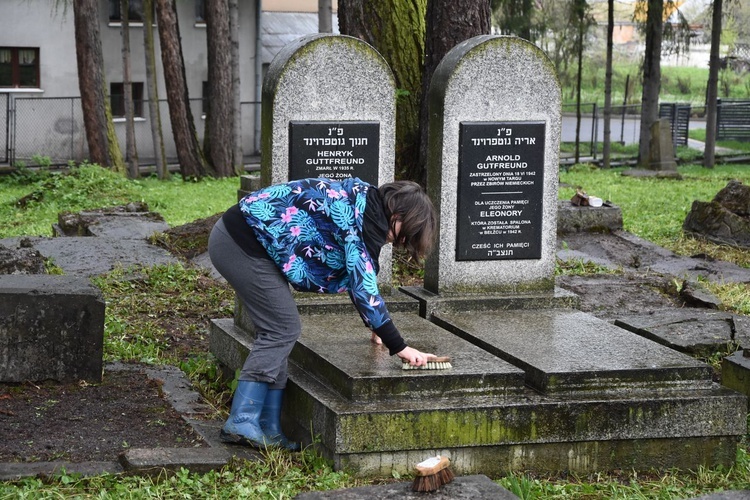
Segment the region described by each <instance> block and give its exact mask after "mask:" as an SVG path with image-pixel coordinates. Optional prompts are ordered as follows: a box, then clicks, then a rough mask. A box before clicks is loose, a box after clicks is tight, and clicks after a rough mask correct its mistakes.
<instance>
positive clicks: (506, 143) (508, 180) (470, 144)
mask: <svg viewBox="0 0 750 500" xmlns="http://www.w3.org/2000/svg"><path fill="white" fill-rule="evenodd" d="M544 133H545V123H544V122H463V123H461V124H460V128H459V146H460V149H459V160H458V161H459V165H458V220H457V229H456V231H457V241H456V260H464V261H465V260H509V259H540V258H541V256H542V242H541V240H542V201H543V200H542V195H543V191H544V189H543V188H544Z"/></svg>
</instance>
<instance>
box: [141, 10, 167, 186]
mask: <svg viewBox="0 0 750 500" xmlns="http://www.w3.org/2000/svg"><path fill="white" fill-rule="evenodd" d="M141 5H142V6H143V12H142V13H141V19H143V45H144V53H145V55H146V89H147V90H146V91H147V93H148V116H149V121H150V122H151V142H152V143H153V147H154V162H155V164H156V175H157V176H158V177H159V179H166V178H167V177H168V176H169V171H168V169H167V162H166V154H165V152H164V134H163V133H162V128H161V111H160V110H159V90H158V87H157V85H156V48H155V44H154V31H153V28H152V26H153V25H154V0H143V3H142V4H141Z"/></svg>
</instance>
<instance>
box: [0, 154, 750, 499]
mask: <svg viewBox="0 0 750 500" xmlns="http://www.w3.org/2000/svg"><path fill="white" fill-rule="evenodd" d="M679 170H680V172H681V174H682V175H683V177H684V179H683V180H682V181H675V180H659V179H637V178H631V177H623V176H622V175H620V173H621V170H620V169H612V170H608V171H604V170H599V169H595V168H591V167H590V166H586V165H576V166H573V167H571V168H570V170H569V171H567V172H561V174H560V179H561V182H562V183H564V185H565V187H562V188H561V189H560V198H561V199H569V198H570V197H571V196H572V195H573V192H574V189H575V187H581V188H583V189H584V190H586V191H587V192H588V193H589V194H593V195H597V196H600V197H602V198H605V199H608V200H611V201H612V202H614V203H615V204H616V205H618V206H620V207H621V208H622V212H623V221H624V225H625V229H626V230H627V231H630V232H632V233H634V234H636V235H638V236H641V237H643V238H645V239H648V240H651V241H654V242H655V243H657V244H659V245H661V246H664V247H666V248H669V249H671V250H673V251H675V252H677V253H680V254H683V255H692V254H696V253H705V254H708V255H711V256H714V257H716V258H719V259H722V260H726V261H730V262H735V263H737V264H738V265H742V266H745V267H750V252H747V251H746V250H744V251H740V250H737V249H735V248H731V247H728V246H722V245H714V244H711V243H706V242H703V241H699V240H695V239H693V238H689V237H685V236H684V235H683V234H682V232H681V227H682V222H683V221H684V218H685V215H686V214H687V212H688V210H689V209H690V205H691V204H692V201H693V200H710V199H712V198H713V196H714V195H715V194H716V192H717V191H718V190H720V189H721V188H723V187H724V186H725V185H726V183H727V182H728V181H729V180H730V179H739V180H741V181H742V182H744V183H745V184H748V183H750V166H749V165H720V166H717V167H716V168H715V169H712V170H707V169H704V168H702V167H700V166H696V165H690V166H681V167H679ZM238 186H239V180H238V179H237V178H230V179H221V180H212V179H206V180H202V181H200V182H182V181H181V180H180V179H179V177H176V176H175V177H173V178H171V179H170V180H168V181H158V180H156V179H153V178H148V179H141V180H138V181H131V180H126V179H123V178H122V177H120V176H117V175H115V174H112V173H111V172H108V171H105V170H102V169H100V168H98V167H94V166H90V165H84V166H83V167H81V168H79V169H74V170H73V171H72V173H71V174H69V175H64V176H63V175H60V174H50V173H45V172H42V173H35V172H24V173H22V174H20V175H16V176H12V177H11V176H5V177H0V237H8V236H18V235H35V234H42V235H49V234H51V231H50V226H51V224H52V223H54V222H56V220H57V213H58V212H60V211H73V212H75V211H80V210H84V209H91V208H101V207H105V206H113V205H120V204H124V203H127V202H129V201H145V202H147V203H148V204H149V206H150V208H151V209H152V210H154V211H157V212H160V213H161V214H162V215H163V216H164V217H165V219H166V220H167V222H168V223H169V224H170V225H172V226H176V225H180V224H183V223H187V222H191V221H193V220H196V219H200V218H204V217H208V216H210V215H213V214H215V213H217V212H220V211H222V210H224V209H226V208H227V207H228V206H230V205H231V204H232V203H234V201H235V200H236V191H237V188H238ZM27 195H32V196H30V197H29V200H30V201H29V202H28V203H27V204H26V206H25V207H23V208H22V207H19V206H17V205H16V204H15V201H17V200H18V199H20V198H22V197H25V196H27ZM605 272H613V271H608V270H606V269H604V268H601V267H599V266H594V265H587V264H584V263H582V262H567V263H560V264H559V265H558V268H557V273H558V274H600V273H605ZM614 272H617V271H614ZM95 283H96V284H97V286H99V287H100V288H101V289H102V292H103V295H104V296H105V299H106V301H107V313H106V319H105V357H106V359H108V360H116V359H120V360H139V361H146V362H150V363H168V364H172V365H177V366H180V367H181V368H182V369H183V370H184V371H185V372H186V373H188V375H189V377H190V378H191V380H192V381H193V384H195V386H196V388H197V389H198V390H199V391H200V392H201V393H202V394H203V395H204V396H205V397H206V398H207V400H208V401H209V402H210V403H211V404H213V405H214V407H215V408H216V410H217V412H223V411H224V412H225V411H226V410H225V407H226V400H227V397H228V387H227V385H226V383H225V382H223V381H222V380H221V379H220V376H219V374H218V373H217V369H216V364H215V362H214V360H213V359H212V357H211V355H210V354H209V353H208V352H206V351H207V350H206V351H203V352H201V351H199V350H195V349H193V350H191V349H184V348H182V347H181V343H180V342H179V338H178V335H179V334H180V333H181V332H182V333H183V334H185V335H191V336H200V335H205V332H203V331H200V329H199V328H196V327H195V325H196V324H201V322H202V321H205V319H206V318H210V317H216V315H229V314H231V310H232V306H233V299H232V294H231V291H230V290H229V289H228V288H226V287H225V286H224V287H222V286H219V285H216V284H215V283H213V282H211V280H208V279H207V278H206V276H205V274H204V273H202V272H200V271H196V270H194V269H189V268H186V267H184V266H180V265H172V266H157V267H154V268H147V269H116V270H114V271H113V272H111V273H109V274H108V275H105V276H102V277H99V278H96V280H95ZM712 290H713V291H714V292H715V293H717V294H719V295H720V297H721V298H722V300H723V301H724V302H725V304H727V305H728V307H729V309H730V310H734V311H737V312H741V313H744V314H750V290H748V286H747V285H743V284H739V285H737V284H731V285H730V284H727V285H716V286H713V288H712ZM746 447H747V444H746V443H742V444H741V445H740V446H739V447H738V455H737V463H736V464H735V466H734V467H732V468H729V469H726V468H722V467H715V468H711V469H705V468H700V469H698V470H696V471H676V470H672V471H654V472H653V473H650V474H636V473H634V472H630V471H622V472H620V473H618V474H591V475H585V476H584V475H582V476H565V477H563V476H550V477H540V476H532V475H528V474H516V473H514V474H509V475H507V476H506V477H503V478H497V481H498V482H499V483H500V484H501V485H503V486H505V487H506V488H508V489H510V490H511V491H513V492H514V493H516V494H517V495H518V496H520V497H521V498H528V499H532V498H587V499H595V498H602V499H604V498H637V499H639V498H664V499H671V498H675V499H677V498H689V497H694V496H698V495H702V494H707V493H710V492H714V491H720V490H739V489H748V488H750V459H749V458H748V455H747V452H746ZM393 479H398V478H379V479H378V480H377V481H380V482H382V481H388V480H393ZM371 482H372V481H365V480H362V479H356V478H354V477H353V476H352V475H350V474H348V473H347V472H336V471H333V468H332V465H331V464H330V463H329V462H328V461H326V460H324V459H322V458H321V457H320V456H318V455H316V454H315V453H314V452H313V451H312V450H307V451H305V452H304V453H302V454H299V455H294V454H289V453H287V452H282V451H276V452H272V453H269V454H268V455H267V456H266V459H265V460H263V461H260V462H253V463H247V462H241V461H238V462H235V463H233V464H230V465H229V466H227V467H225V468H223V469H222V470H220V471H215V472H210V473H207V474H191V473H188V472H187V471H180V472H178V473H176V474H173V475H169V476H168V475H166V474H163V475H162V476H160V477H158V478H148V477H135V476H124V475H108V474H104V475H100V476H94V477H89V478H81V477H77V476H75V475H68V474H65V473H63V474H58V475H56V476H52V477H46V478H29V479H23V480H19V481H9V482H0V498H35V499H36V498H65V497H75V498H121V497H127V498H239V497H246V498H269V499H271V498H273V499H280V498H292V497H293V496H294V495H295V494H297V493H298V492H301V491H309V490H325V489H335V488H344V487H353V486H360V485H363V484H369V483H371Z"/></svg>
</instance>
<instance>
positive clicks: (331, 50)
mask: <svg viewBox="0 0 750 500" xmlns="http://www.w3.org/2000/svg"><path fill="white" fill-rule="evenodd" d="M262 99H263V102H262V126H261V135H262V139H261V144H262V146H261V150H262V151H261V181H260V182H261V185H263V186H267V185H269V184H273V183H278V182H286V181H288V180H291V179H295V178H304V177H332V178H343V177H359V178H361V179H362V180H364V181H366V182H369V183H371V184H374V185H380V184H383V183H386V182H391V181H393V178H394V162H395V141H396V85H395V80H394V78H393V73H392V72H391V69H390V67H389V66H388V64H387V63H386V61H385V59H383V57H382V56H381V55H380V54H379V53H378V52H377V51H376V50H375V49H374V48H373V47H371V46H370V45H368V44H367V43H365V42H363V41H361V40H359V39H357V38H353V37H349V36H342V35H327V34H313V35H308V36H304V37H302V38H299V39H297V40H296V41H294V42H292V43H290V44H288V45H287V46H285V47H284V48H283V49H282V50H281V51H280V52H279V53H278V54H277V55H276V57H275V58H274V59H273V61H272V62H271V65H270V67H269V69H268V74H267V75H266V77H265V79H264V81H263V98H262ZM390 280H391V250H390V247H386V248H383V252H381V255H380V273H379V275H378V282H379V283H381V284H382V285H384V286H388V285H389V284H390Z"/></svg>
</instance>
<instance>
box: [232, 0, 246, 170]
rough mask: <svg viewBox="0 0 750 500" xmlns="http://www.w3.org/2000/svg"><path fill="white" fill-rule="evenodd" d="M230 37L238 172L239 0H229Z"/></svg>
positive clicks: (234, 157)
mask: <svg viewBox="0 0 750 500" xmlns="http://www.w3.org/2000/svg"><path fill="white" fill-rule="evenodd" d="M229 37H230V39H231V43H232V50H231V52H232V109H233V110H234V113H232V117H233V120H232V144H233V145H234V149H233V150H232V165H234V171H235V172H237V174H242V173H244V171H245V158H244V154H243V152H242V99H241V88H242V87H241V86H240V8H239V1H238V0H229Z"/></svg>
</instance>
